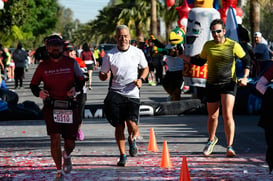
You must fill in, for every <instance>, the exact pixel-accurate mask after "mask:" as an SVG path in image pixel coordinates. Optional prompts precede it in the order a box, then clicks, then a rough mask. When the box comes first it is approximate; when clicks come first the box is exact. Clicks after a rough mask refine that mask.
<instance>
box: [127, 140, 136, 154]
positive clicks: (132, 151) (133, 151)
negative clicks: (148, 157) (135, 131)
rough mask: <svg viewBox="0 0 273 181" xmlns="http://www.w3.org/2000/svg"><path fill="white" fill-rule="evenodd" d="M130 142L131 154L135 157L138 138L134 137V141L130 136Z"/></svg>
mask: <svg viewBox="0 0 273 181" xmlns="http://www.w3.org/2000/svg"><path fill="white" fill-rule="evenodd" d="M128 142H129V154H130V156H131V157H135V156H136V155H137V151H138V149H137V145H136V140H135V139H134V140H133V141H130V139H129V137H128Z"/></svg>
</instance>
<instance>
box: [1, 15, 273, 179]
mask: <svg viewBox="0 0 273 181" xmlns="http://www.w3.org/2000/svg"><path fill="white" fill-rule="evenodd" d="M210 31H211V34H212V37H213V40H209V41H207V42H206V43H205V45H204V46H203V49H202V51H201V53H200V54H199V55H196V56H192V57H188V56H186V55H184V54H183V53H180V52H179V53H178V52H177V54H176V55H175V56H173V57H171V58H168V59H166V56H164V55H161V54H157V53H155V52H154V44H153V42H152V41H151V40H146V41H145V44H144V46H141V48H140V47H139V48H138V47H137V46H138V44H137V42H136V41H132V40H131V35H130V33H129V32H130V30H129V28H128V27H127V26H126V25H119V26H117V28H116V35H115V39H116V42H117V46H116V47H114V48H113V49H111V50H110V51H108V52H107V53H106V54H105V52H104V50H103V49H99V48H98V47H96V46H94V47H93V49H92V48H91V47H90V45H89V44H88V43H85V44H83V46H82V49H77V48H75V47H74V46H73V45H72V44H71V43H69V42H67V41H65V40H64V39H63V38H62V37H61V36H60V35H57V34H53V35H50V36H48V37H46V38H45V39H44V45H43V46H41V47H39V48H37V49H36V51H35V52H31V51H25V50H24V49H23V46H22V44H21V43H18V46H17V48H16V49H15V50H14V51H13V52H11V51H10V50H8V49H7V48H5V47H3V46H2V45H0V53H1V55H0V56H1V58H0V66H1V72H2V73H3V76H2V79H1V83H3V82H5V80H6V81H12V80H14V81H15V85H14V89H21V88H23V78H24V72H25V71H27V65H28V64H31V63H37V64H38V67H37V69H36V70H35V73H34V75H33V77H32V80H31V83H30V88H31V91H32V92H33V94H34V95H35V96H37V97H40V98H41V99H42V100H43V103H44V106H43V116H44V119H45V122H46V127H47V133H48V135H49V136H50V140H51V156H52V158H53V160H54V162H55V165H56V168H57V175H56V180H63V178H64V172H65V173H69V172H71V170H72V162H71V153H72V152H73V150H74V148H75V140H77V139H78V140H83V139H84V134H83V132H82V131H81V129H80V128H81V125H82V122H83V110H84V105H85V102H86V98H87V94H86V93H87V90H88V89H89V90H92V76H93V71H94V70H97V68H98V67H100V71H99V78H100V80H102V81H105V80H109V79H110V84H109V89H108V94H107V95H106V98H105V100H104V112H105V114H106V118H107V120H108V121H109V123H110V124H111V125H112V126H113V127H114V128H115V139H116V142H117V146H118V149H119V152H120V158H119V161H118V163H117V165H118V166H125V165H126V162H127V154H126V148H125V140H126V139H125V134H124V131H125V128H126V127H127V130H128V135H129V136H128V138H127V140H128V143H129V155H130V156H133V157H134V156H137V153H138V147H137V143H136V138H137V137H138V136H139V135H140V133H139V130H138V123H139V107H140V89H141V87H142V86H143V83H147V84H148V85H150V86H163V87H164V89H165V90H166V92H167V93H168V94H169V95H170V98H169V99H168V100H171V101H179V100H180V96H181V92H182V89H183V76H182V71H183V63H191V64H195V65H200V66H201V65H204V64H205V63H207V65H208V72H207V81H206V92H205V96H206V104H207V112H208V142H207V144H206V145H205V147H204V149H203V154H204V155H205V156H209V155H211V154H212V152H213V149H214V146H215V145H216V143H217V142H218V138H217V136H216V130H217V126H218V117H219V114H220V106H221V112H222V115H223V119H224V123H225V124H224V125H225V127H224V129H225V135H226V145H227V150H226V156H228V157H233V156H235V155H236V152H235V149H234V148H233V141H234V135H235V121H234V118H233V108H234V103H235V98H236V92H237V88H238V86H246V85H247V83H248V78H249V77H250V76H256V77H257V78H258V79H259V81H258V84H257V90H258V91H260V92H261V94H266V95H267V93H266V92H269V89H267V87H266V85H267V84H269V83H270V81H271V79H272V66H271V64H259V63H258V62H269V63H271V60H272V55H273V53H272V50H271V49H270V48H269V46H267V45H266V42H265V41H264V40H263V39H262V33H260V32H255V33H254V35H253V38H255V45H254V46H253V49H252V48H248V46H245V44H244V43H248V41H249V39H248V40H242V41H240V42H236V41H233V40H231V39H229V38H227V37H225V33H226V28H225V24H224V22H223V21H222V20H221V19H216V20H214V21H212V22H211V25H210ZM230 52H232V53H230ZM128 57H132V58H131V59H130V61H128ZM236 59H239V60H240V61H241V62H242V65H243V68H242V69H241V74H240V75H241V76H237V75H236V69H235V68H234V67H235V64H236V61H237V60H236ZM252 64H253V65H254V66H252ZM258 65H260V66H259V69H258V68H257V67H258ZM270 66H271V68H270V69H269V70H268V71H267V69H268V68H269V67H270ZM253 72H255V73H253ZM42 82H43V87H40V85H41V83H42ZM267 90H268V91H267ZM271 92H272V91H271ZM270 96H271V95H270ZM268 104H269V103H268ZM264 107H268V106H263V108H264ZM268 112H269V111H268V110H265V111H263V117H262V119H261V125H262V126H263V127H264V128H265V134H266V136H267V138H268V139H267V143H268V151H267V161H268V163H269V166H270V172H271V171H272V169H273V165H272V162H273V158H272V157H271V155H273V153H272V145H273V144H272V139H270V137H271V136H272V124H269V123H266V125H269V127H265V126H264V125H265V123H264V122H265V121H266V122H268V117H267V116H265V115H268ZM61 137H62V138H63V139H64V149H63V151H62V148H61Z"/></svg>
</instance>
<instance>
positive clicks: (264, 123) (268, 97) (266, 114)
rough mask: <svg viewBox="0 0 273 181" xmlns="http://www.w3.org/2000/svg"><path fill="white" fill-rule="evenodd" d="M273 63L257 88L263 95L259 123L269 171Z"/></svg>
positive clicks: (272, 142) (272, 141)
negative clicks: (263, 134) (263, 138)
mask: <svg viewBox="0 0 273 181" xmlns="http://www.w3.org/2000/svg"><path fill="white" fill-rule="evenodd" d="M272 79H273V65H271V66H270V68H268V69H267V71H266V72H265V73H264V74H263V75H262V76H261V77H260V79H259V80H258V82H257V84H256V89H257V90H258V91H259V92H260V93H261V94H262V95H263V98H262V108H261V117H260V120H259V123H258V125H259V126H260V127H262V128H263V129H264V132H265V139H266V144H267V150H266V162H267V163H268V166H269V173H271V172H272V170H273V114H272V106H273V85H272V84H271V82H272Z"/></svg>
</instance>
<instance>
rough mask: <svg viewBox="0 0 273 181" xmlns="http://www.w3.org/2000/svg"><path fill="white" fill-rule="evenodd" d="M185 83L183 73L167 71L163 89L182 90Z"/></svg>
mask: <svg viewBox="0 0 273 181" xmlns="http://www.w3.org/2000/svg"><path fill="white" fill-rule="evenodd" d="M182 83H183V75H182V70H181V71H174V72H170V71H167V72H166V75H165V77H164V79H163V87H164V88H165V89H168V90H171V91H175V90H176V89H179V88H181V86H182Z"/></svg>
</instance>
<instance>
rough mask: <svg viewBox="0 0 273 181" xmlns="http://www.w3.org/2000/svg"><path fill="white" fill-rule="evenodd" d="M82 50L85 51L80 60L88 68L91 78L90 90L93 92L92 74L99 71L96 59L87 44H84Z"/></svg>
mask: <svg viewBox="0 0 273 181" xmlns="http://www.w3.org/2000/svg"><path fill="white" fill-rule="evenodd" d="M82 49H83V50H82V52H81V54H80V58H81V59H82V60H83V61H84V63H85V65H86V67H87V71H88V77H89V81H88V82H89V86H88V89H89V90H92V74H93V70H96V69H97V66H96V59H95V57H94V55H93V52H92V51H91V49H90V47H89V46H88V44H87V43H85V44H83V46H82Z"/></svg>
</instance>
